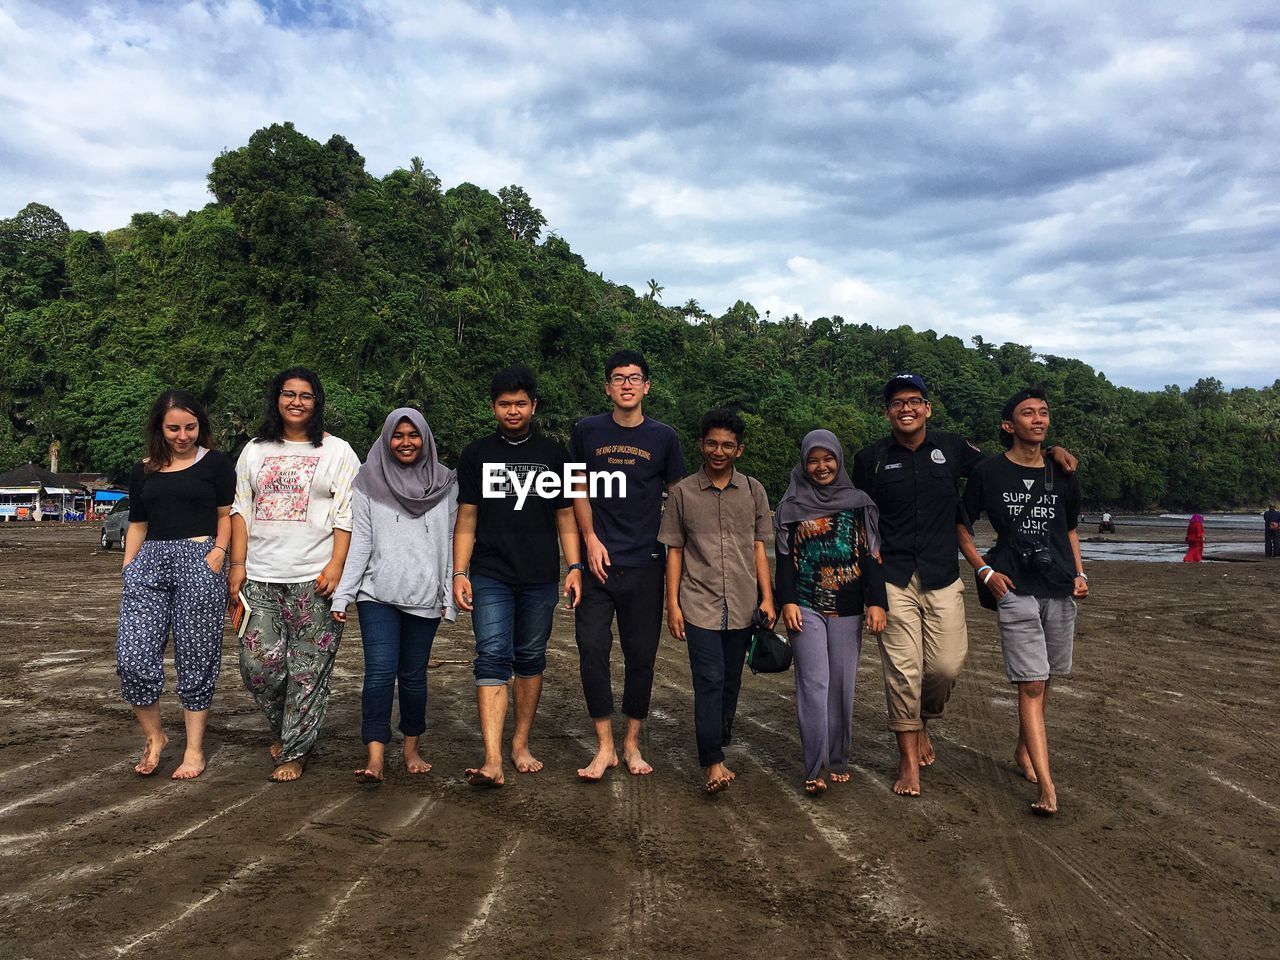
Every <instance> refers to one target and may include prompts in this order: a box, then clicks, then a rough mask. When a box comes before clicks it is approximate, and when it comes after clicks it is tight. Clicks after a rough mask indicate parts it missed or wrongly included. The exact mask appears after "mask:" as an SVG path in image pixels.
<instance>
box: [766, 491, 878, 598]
mask: <svg viewBox="0 0 1280 960" xmlns="http://www.w3.org/2000/svg"><path fill="white" fill-rule="evenodd" d="M789 530H790V535H791V542H790V554H789V555H780V556H779V557H778V601H779V603H797V604H799V605H800V606H802V607H808V608H809V609H810V610H816V611H818V612H819V613H822V614H827V615H839V616H849V615H851V614H858V613H861V612H862V608H863V604H864V602H865V603H866V605H868V606H884V605H885V599H884V580H883V577H882V576H881V573H880V564H879V563H877V562H876V560H875V558H874V557H872V556H870V555H869V554H868V553H867V534H866V529H865V527H864V525H863V519H862V510H861V509H856V510H843V511H841V512H840V513H837V514H833V515H832V516H829V517H818V518H816V519H814V520H801V521H800V522H798V523H796V524H793V525H791V526H790V527H789Z"/></svg>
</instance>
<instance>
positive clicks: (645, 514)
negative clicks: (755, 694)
mask: <svg viewBox="0 0 1280 960" xmlns="http://www.w3.org/2000/svg"><path fill="white" fill-rule="evenodd" d="M604 373H605V384H604V389H605V394H606V395H607V396H608V397H609V399H610V400H611V401H612V402H613V410H612V411H611V412H610V413H604V414H600V415H598V416H594V417H585V418H584V419H582V420H580V421H578V424H577V426H575V427H574V428H573V433H572V435H571V436H570V438H569V452H570V454H571V455H572V457H573V460H574V462H575V463H585V464H586V470H587V476H588V489H587V491H586V492H587V494H588V496H586V497H578V498H576V499H575V500H574V501H573V509H574V514H575V516H576V517H577V520H578V529H579V530H580V531H581V532H582V538H583V542H584V544H585V546H586V556H587V566H588V568H589V571H590V576H587V577H585V578H584V580H583V594H582V603H581V604H580V605H579V607H578V612H577V617H576V626H577V640H578V655H579V666H580V670H581V674H582V691H583V694H584V696H585V697H586V701H587V712H588V713H589V714H590V716H591V719H592V722H593V724H594V726H595V733H596V740H597V743H598V749H597V751H596V755H595V756H594V757H593V758H592V760H591V762H590V763H589V764H587V766H585V767H583V768H582V769H580V770H579V771H578V776H579V777H581V778H582V779H583V780H586V781H591V782H594V781H597V780H599V779H601V778H602V777H603V776H604V775H605V773H606V771H608V770H609V768H611V767H615V766H617V765H618V755H617V751H616V750H615V748H614V739H613V720H612V717H613V686H612V683H611V681H610V676H609V654H610V652H611V651H612V649H613V633H612V631H611V625H612V623H613V619H614V616H615V614H616V616H617V621H618V643H619V645H620V646H621V647H622V658H623V662H624V664H625V669H624V681H623V693H622V712H623V713H624V714H625V715H626V717H627V729H626V737H625V739H624V740H623V744H622V759H623V761H624V762H625V763H626V764H627V769H628V770H630V771H631V772H632V773H633V774H646V773H652V772H653V768H652V767H651V766H650V765H649V764H648V762H646V761H645V759H644V757H643V756H641V755H640V728H641V726H642V724H643V721H644V718H645V717H646V716H648V714H649V697H650V694H651V693H652V690H653V665H654V662H655V660H656V659H657V656H658V639H659V635H660V633H661V630H662V599H663V589H664V588H663V576H664V563H665V560H664V549H663V546H662V544H660V543H659V542H658V527H659V525H660V524H661V522H662V501H663V497H664V495H665V492H666V488H667V487H668V486H669V485H670V484H673V483H675V482H676V481H677V480H680V479H681V478H682V477H683V476H684V455H683V453H682V452H681V450H680V438H679V437H678V436H677V434H676V432H675V430H673V429H672V428H671V427H669V426H667V425H666V424H665V423H660V422H659V421H657V420H654V419H652V418H650V417H646V416H645V415H644V411H643V409H642V403H643V401H644V397H645V395H646V394H647V393H648V392H649V386H650V383H649V364H648V363H647V362H646V361H645V359H644V357H643V356H642V355H641V354H639V353H637V352H636V351H634V350H620V351H618V352H617V353H615V354H613V355H612V356H611V357H610V358H609V359H608V360H607V361H606V362H605V371H604ZM606 478H608V480H609V482H607V483H606V482H605V480H606ZM618 481H621V482H622V483H623V484H625V491H626V492H625V495H624V496H623V495H619V494H620V490H619V484H618Z"/></svg>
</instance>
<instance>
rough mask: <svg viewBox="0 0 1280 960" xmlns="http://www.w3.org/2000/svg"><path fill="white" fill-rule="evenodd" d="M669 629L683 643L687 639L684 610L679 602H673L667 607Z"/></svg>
mask: <svg viewBox="0 0 1280 960" xmlns="http://www.w3.org/2000/svg"><path fill="white" fill-rule="evenodd" d="M667 630H668V631H669V632H670V633H671V636H673V637H675V638H676V639H677V640H679V641H680V642H681V643H683V642H684V641H685V634H684V611H683V610H681V609H680V605H679V604H676V603H673V604H670V605H669V606H668V607H667Z"/></svg>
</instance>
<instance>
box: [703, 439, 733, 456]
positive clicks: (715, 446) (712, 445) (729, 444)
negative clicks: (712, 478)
mask: <svg viewBox="0 0 1280 960" xmlns="http://www.w3.org/2000/svg"><path fill="white" fill-rule="evenodd" d="M702 449H703V450H706V451H707V452H708V453H715V452H716V451H717V450H722V451H724V452H725V453H733V452H734V451H735V450H737V449H738V444H737V441H734V440H725V441H724V442H723V443H717V442H716V441H715V440H703V441H702Z"/></svg>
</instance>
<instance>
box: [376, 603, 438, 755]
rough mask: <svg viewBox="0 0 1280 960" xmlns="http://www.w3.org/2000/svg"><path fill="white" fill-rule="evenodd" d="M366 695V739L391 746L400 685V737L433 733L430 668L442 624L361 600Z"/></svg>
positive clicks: (387, 605)
mask: <svg viewBox="0 0 1280 960" xmlns="http://www.w3.org/2000/svg"><path fill="white" fill-rule="evenodd" d="M356 611H357V612H358V613H359V615H360V639H361V641H362V642H363V644H364V694H363V697H362V703H361V723H360V738H361V739H362V740H363V741H364V742H365V743H372V742H374V741H377V742H378V743H390V742H391V701H392V699H394V697H395V690H396V681H397V679H398V680H399V682H400V732H401V733H403V734H404V735H405V736H406V737H420V736H422V734H423V733H425V732H426V729H427V662H428V661H429V660H430V659H431V642H432V641H433V640H435V637H436V629H437V628H438V627H439V626H440V618H439V617H435V618H430V617H415V616H414V615H413V614H409V613H405V612H404V611H403V610H398V609H396V608H395V607H393V606H391V605H390V604H387V603H377V602H375V601H373V600H361V601H359V602H358V603H357V604H356Z"/></svg>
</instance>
